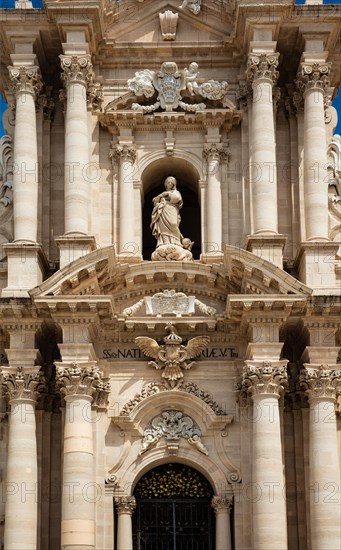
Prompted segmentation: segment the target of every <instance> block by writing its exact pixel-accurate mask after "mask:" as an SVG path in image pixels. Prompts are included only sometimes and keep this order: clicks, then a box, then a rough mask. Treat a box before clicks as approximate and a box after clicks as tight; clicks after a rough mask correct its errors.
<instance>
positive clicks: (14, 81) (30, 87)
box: [8, 66, 43, 98]
mask: <svg viewBox="0 0 341 550" xmlns="http://www.w3.org/2000/svg"><path fill="white" fill-rule="evenodd" d="M8 71H9V77H10V81H11V86H12V90H13V92H14V94H15V95H17V94H19V93H25V94H31V95H33V97H34V98H36V97H37V96H38V95H39V93H40V91H41V89H42V87H43V82H42V79H41V74H40V69H39V67H38V66H33V67H25V66H21V67H8Z"/></svg>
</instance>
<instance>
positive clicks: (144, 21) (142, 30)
mask: <svg viewBox="0 0 341 550" xmlns="http://www.w3.org/2000/svg"><path fill="white" fill-rule="evenodd" d="M112 4H113V5H112V7H111V8H110V9H109V10H108V12H107V17H106V39H107V40H109V41H111V40H114V41H115V43H116V44H120V43H122V44H123V43H132V42H134V43H135V44H139V43H151V44H153V43H160V42H161V43H162V42H163V40H162V35H161V30H160V23H159V13H164V12H165V11H166V10H171V11H172V12H173V13H177V14H178V15H179V18H178V25H177V33H176V41H174V42H173V41H172V42H171V44H173V45H177V44H178V43H181V46H184V45H185V44H186V43H188V44H190V45H193V43H197V44H198V45H204V43H205V42H210V43H212V42H219V43H221V42H222V41H223V42H224V41H226V40H227V39H228V37H229V35H230V33H231V31H232V12H231V9H230V3H229V2H225V1H223V2H221V1H218V0H210V1H209V2H205V1H203V2H202V5H201V9H200V12H199V13H198V14H194V13H192V12H191V11H190V10H189V9H188V7H186V8H184V9H181V8H180V5H181V0H170V1H167V2H164V4H162V3H160V2H155V0H144V1H138V0H121V1H120V2H119V3H114V2H112ZM166 43H167V42H166ZM168 44H169V42H168Z"/></svg>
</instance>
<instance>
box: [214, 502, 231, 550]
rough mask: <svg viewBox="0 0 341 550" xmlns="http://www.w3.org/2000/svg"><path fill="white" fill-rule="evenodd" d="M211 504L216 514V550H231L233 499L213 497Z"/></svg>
mask: <svg viewBox="0 0 341 550" xmlns="http://www.w3.org/2000/svg"><path fill="white" fill-rule="evenodd" d="M211 504H212V507H213V509H214V511H215V514H216V550H231V548H232V539H231V527H230V510H231V508H232V498H224V497H218V496H217V497H213V498H212V503H211Z"/></svg>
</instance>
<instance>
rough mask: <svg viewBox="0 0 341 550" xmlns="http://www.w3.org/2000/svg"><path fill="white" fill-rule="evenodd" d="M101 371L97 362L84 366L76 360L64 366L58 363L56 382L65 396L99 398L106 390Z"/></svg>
mask: <svg viewBox="0 0 341 550" xmlns="http://www.w3.org/2000/svg"><path fill="white" fill-rule="evenodd" d="M101 374H102V373H101V372H100V370H99V368H98V367H97V366H96V365H95V363H87V364H85V365H84V366H83V365H81V364H78V363H76V362H74V363H71V364H69V365H66V366H64V365H63V364H62V363H60V364H59V365H58V364H57V372H56V383H57V386H58V387H59V388H60V392H61V394H62V395H63V396H64V397H68V396H84V397H91V398H94V397H96V398H98V400H99V401H101V400H100V399H99V396H100V395H101V392H106V391H107V389H106V386H105V387H103V381H102V378H101Z"/></svg>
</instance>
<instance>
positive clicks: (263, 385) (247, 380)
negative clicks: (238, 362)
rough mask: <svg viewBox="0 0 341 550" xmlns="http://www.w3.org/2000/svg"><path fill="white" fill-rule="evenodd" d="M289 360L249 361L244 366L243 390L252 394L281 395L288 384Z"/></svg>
mask: <svg viewBox="0 0 341 550" xmlns="http://www.w3.org/2000/svg"><path fill="white" fill-rule="evenodd" d="M286 363H287V361H276V362H274V363H272V362H271V361H264V362H263V363H261V362H258V361H249V362H247V363H246V364H245V366H244V371H243V379H242V384H241V390H245V389H246V390H247V392H248V393H249V394H251V395H252V396H254V395H257V394H268V395H272V396H277V397H279V396H280V395H281V393H282V392H283V390H284V389H285V388H286V386H287V380H288V375H287V369H286Z"/></svg>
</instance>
